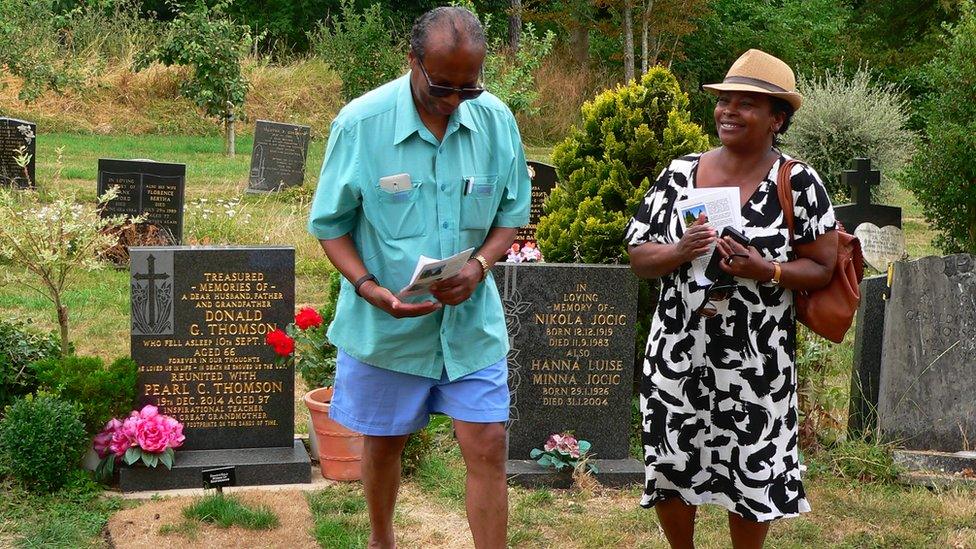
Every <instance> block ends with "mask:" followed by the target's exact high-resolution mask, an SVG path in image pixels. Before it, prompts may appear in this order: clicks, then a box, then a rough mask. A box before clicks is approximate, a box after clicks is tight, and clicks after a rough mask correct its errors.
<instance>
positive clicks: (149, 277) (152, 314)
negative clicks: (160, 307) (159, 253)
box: [132, 254, 169, 325]
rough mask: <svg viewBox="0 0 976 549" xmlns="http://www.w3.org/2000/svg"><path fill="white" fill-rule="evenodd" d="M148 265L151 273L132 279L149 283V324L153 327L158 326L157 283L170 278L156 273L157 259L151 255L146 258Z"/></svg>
mask: <svg viewBox="0 0 976 549" xmlns="http://www.w3.org/2000/svg"><path fill="white" fill-rule="evenodd" d="M146 263H148V264H149V272H148V273H146V274H135V275H132V278H134V279H136V280H145V281H148V282H149V288H148V291H149V322H150V323H151V324H152V325H155V324H156V281H157V280H166V279H167V278H169V275H168V274H165V273H157V272H156V258H155V257H154V256H153V255H151V254H150V255H149V257H147V258H146Z"/></svg>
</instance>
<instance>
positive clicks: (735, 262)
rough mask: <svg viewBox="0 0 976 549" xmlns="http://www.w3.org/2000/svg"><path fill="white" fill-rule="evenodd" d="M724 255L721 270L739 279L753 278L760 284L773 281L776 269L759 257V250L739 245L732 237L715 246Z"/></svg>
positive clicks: (723, 239) (720, 265) (720, 264)
mask: <svg viewBox="0 0 976 549" xmlns="http://www.w3.org/2000/svg"><path fill="white" fill-rule="evenodd" d="M715 247H716V249H718V251H719V253H720V254H721V255H722V258H723V259H722V261H721V262H720V263H719V267H721V269H722V270H723V271H725V272H727V273H729V274H731V275H732V276H735V277H738V278H751V279H753V280H758V281H760V282H766V281H769V280H772V279H773V272H774V270H775V268H774V267H773V264H772V263H771V262H769V261H766V260H765V259H763V257H762V256H761V255H759V250H756V249H755V248H753V247H752V246H749V247H748V248H747V247H745V246H743V245H742V244H739V243H738V242H736V241H735V240H733V239H732V238H731V237H728V236H727V237H725V238H722V239H719V241H718V243H717V244H716V245H715Z"/></svg>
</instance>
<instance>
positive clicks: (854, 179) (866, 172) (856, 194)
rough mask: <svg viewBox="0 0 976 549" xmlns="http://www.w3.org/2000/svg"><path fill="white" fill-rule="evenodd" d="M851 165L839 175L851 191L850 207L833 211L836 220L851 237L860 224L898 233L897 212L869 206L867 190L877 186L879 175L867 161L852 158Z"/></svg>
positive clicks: (897, 210) (869, 200)
mask: <svg viewBox="0 0 976 549" xmlns="http://www.w3.org/2000/svg"><path fill="white" fill-rule="evenodd" d="M853 164H854V166H853V168H854V169H852V170H844V172H843V173H842V174H841V182H842V183H844V184H845V185H847V186H848V187H849V188H850V189H851V197H852V198H853V203H851V204H844V205H843V206H836V207H835V208H834V212H835V213H836V214H837V220H838V221H840V222H841V224H842V225H844V229H845V230H847V232H849V233H851V234H854V231H855V230H856V229H857V227H858V226H859V225H860V224H862V223H871V224H873V225H876V226H877V227H887V226H892V227H898V228H899V229H900V228H901V208H898V207H896V206H885V205H883V204H874V203H872V202H871V189H872V188H874V187H877V186H878V185H880V184H881V172H880V171H878V170H876V169H872V168H871V159H870V158H855V159H854V162H853Z"/></svg>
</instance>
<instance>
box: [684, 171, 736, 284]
mask: <svg viewBox="0 0 976 549" xmlns="http://www.w3.org/2000/svg"><path fill="white" fill-rule="evenodd" d="M675 209H676V210H677V212H678V218H679V219H680V220H681V227H682V228H683V229H685V230H688V227H690V226H692V225H693V224H694V223H695V221H696V220H697V219H698V216H699V215H701V214H705V224H706V225H708V226H709V227H711V228H713V229H715V232H717V233H718V234H722V229H724V228H725V227H727V226H731V227H732V228H734V229H735V230H737V231H741V230H742V208H740V207H739V188H738V187H711V188H706V189H690V190H689V191H688V196H687V197H686V198H685V199H684V200H679V201H678V202H677V203H675ZM714 251H715V246H714V245H713V246H712V247H711V249H709V250H708V253H706V254H704V255H701V256H698V257H697V258H695V259H694V260H693V261H692V262H691V271H692V273H693V274H694V276H695V282H697V283H698V285H699V286H708V285H709V284H711V283H712V281H711V280H709V278H708V277H707V276H705V268H706V267H708V260H709V258H710V257H711V255H712V253H713V252H714Z"/></svg>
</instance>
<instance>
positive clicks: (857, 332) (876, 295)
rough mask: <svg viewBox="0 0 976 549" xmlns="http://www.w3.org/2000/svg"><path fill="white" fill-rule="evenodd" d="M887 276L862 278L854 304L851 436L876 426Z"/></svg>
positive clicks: (864, 433)
mask: <svg viewBox="0 0 976 549" xmlns="http://www.w3.org/2000/svg"><path fill="white" fill-rule="evenodd" d="M887 279H888V277H887V275H882V276H872V277H868V278H865V279H864V280H862V281H861V303H860V305H858V308H857V320H856V321H855V328H854V366H853V368H851V392H850V395H851V400H850V409H849V412H848V415H847V432H848V435H849V437H850V438H854V439H857V438H862V437H870V436H871V435H872V434H873V432H874V430H875V428H876V427H877V421H878V414H877V410H878V381H879V377H880V375H881V350H882V349H883V348H884V325H885V322H884V313H885V303H886V301H885V299H886V296H887V293H888V280H887Z"/></svg>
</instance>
